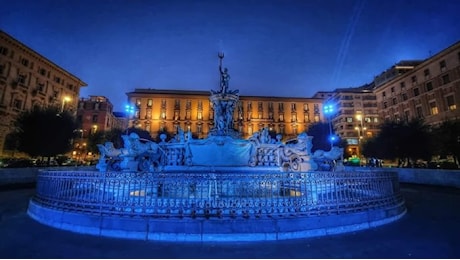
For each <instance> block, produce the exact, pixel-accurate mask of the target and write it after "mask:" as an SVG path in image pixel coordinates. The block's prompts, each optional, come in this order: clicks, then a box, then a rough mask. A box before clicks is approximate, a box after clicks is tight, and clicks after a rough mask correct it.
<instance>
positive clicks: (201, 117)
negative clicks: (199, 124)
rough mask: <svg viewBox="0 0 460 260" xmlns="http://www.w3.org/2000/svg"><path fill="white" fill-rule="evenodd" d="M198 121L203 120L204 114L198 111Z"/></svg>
mask: <svg viewBox="0 0 460 260" xmlns="http://www.w3.org/2000/svg"><path fill="white" fill-rule="evenodd" d="M196 119H198V120H202V119H203V112H202V111H198V113H197V115H196Z"/></svg>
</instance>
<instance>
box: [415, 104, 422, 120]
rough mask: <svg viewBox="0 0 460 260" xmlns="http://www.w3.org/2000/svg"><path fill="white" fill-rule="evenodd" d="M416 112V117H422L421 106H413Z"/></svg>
mask: <svg viewBox="0 0 460 260" xmlns="http://www.w3.org/2000/svg"><path fill="white" fill-rule="evenodd" d="M415 110H416V112H417V117H418V118H423V110H422V106H417V107H416V108H415Z"/></svg>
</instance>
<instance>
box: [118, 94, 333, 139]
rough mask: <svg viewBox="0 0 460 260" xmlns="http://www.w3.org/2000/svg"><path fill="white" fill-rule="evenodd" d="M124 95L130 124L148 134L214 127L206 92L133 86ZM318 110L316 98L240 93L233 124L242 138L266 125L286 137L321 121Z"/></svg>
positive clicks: (203, 132)
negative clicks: (129, 105) (129, 107)
mask: <svg viewBox="0 0 460 260" xmlns="http://www.w3.org/2000/svg"><path fill="white" fill-rule="evenodd" d="M127 95H128V100H129V103H130V104H131V105H132V106H133V113H132V116H131V117H130V126H133V125H134V126H136V127H138V128H141V129H144V130H146V131H148V132H150V133H151V135H152V137H156V136H157V134H158V132H160V131H167V132H169V133H171V134H174V133H175V132H176V131H177V127H181V128H182V129H184V130H185V131H191V132H192V133H193V135H195V136H196V137H197V138H204V137H206V136H207V134H208V133H209V132H210V130H211V129H212V128H213V127H214V118H213V116H214V112H213V109H212V105H211V102H210V100H209V97H210V92H207V91H184V90H159V89H135V90H134V91H133V92H129V93H127ZM321 111H322V99H320V98H292V97H261V96H240V98H239V103H238V106H237V107H236V108H235V110H234V114H233V125H234V129H237V130H238V131H239V132H240V133H241V136H242V137H243V138H247V137H249V136H251V135H252V134H253V133H254V132H257V131H259V130H261V129H262V128H264V127H267V128H268V129H269V130H270V131H274V132H276V133H281V134H283V136H284V137H285V139H287V138H293V137H295V136H297V134H299V133H301V132H303V131H305V130H306V129H308V126H309V125H310V124H312V123H314V122H318V121H321V120H324V118H323V115H322V112H321Z"/></svg>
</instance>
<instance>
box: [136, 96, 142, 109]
mask: <svg viewBox="0 0 460 260" xmlns="http://www.w3.org/2000/svg"><path fill="white" fill-rule="evenodd" d="M141 104H142V102H141V99H140V98H138V99H136V107H138V108H139V107H141Z"/></svg>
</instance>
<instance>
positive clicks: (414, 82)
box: [411, 76, 417, 86]
mask: <svg viewBox="0 0 460 260" xmlns="http://www.w3.org/2000/svg"><path fill="white" fill-rule="evenodd" d="M411 81H412V86H415V85H417V76H412V78H411Z"/></svg>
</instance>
